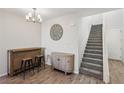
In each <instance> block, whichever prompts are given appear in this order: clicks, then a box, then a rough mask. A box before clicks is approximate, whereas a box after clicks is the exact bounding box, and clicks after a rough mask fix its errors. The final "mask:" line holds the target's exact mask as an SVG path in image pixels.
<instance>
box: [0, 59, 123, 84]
mask: <svg viewBox="0 0 124 93" xmlns="http://www.w3.org/2000/svg"><path fill="white" fill-rule="evenodd" d="M109 67H110V83H115V84H120V83H124V64H123V63H121V62H117V61H111V60H110V61H109ZM0 83H1V84H103V82H102V81H101V80H98V79H96V78H93V77H89V76H85V75H80V74H79V75H76V74H69V75H65V74H64V73H63V72H60V71H57V70H52V69H51V68H50V66H46V69H41V71H40V72H39V73H37V71H35V74H34V75H33V74H32V73H31V72H30V73H29V72H27V74H26V79H25V80H23V77H22V75H18V76H14V77H8V76H6V77H2V78H0Z"/></svg>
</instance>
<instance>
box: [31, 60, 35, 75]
mask: <svg viewBox="0 0 124 93" xmlns="http://www.w3.org/2000/svg"><path fill="white" fill-rule="evenodd" d="M30 62H31V66H32V69H33V74H35V72H34V64H33V61H32V60H30Z"/></svg>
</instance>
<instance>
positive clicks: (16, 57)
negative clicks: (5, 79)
mask: <svg viewBox="0 0 124 93" xmlns="http://www.w3.org/2000/svg"><path fill="white" fill-rule="evenodd" d="M41 54H42V55H44V56H45V48H40V47H39V48H22V49H11V50H8V51H7V55H8V57H7V59H8V75H10V76H13V75H15V74H17V73H19V72H20V70H19V69H20V65H21V61H22V59H23V58H28V57H31V58H32V59H33V62H35V56H36V55H41Z"/></svg>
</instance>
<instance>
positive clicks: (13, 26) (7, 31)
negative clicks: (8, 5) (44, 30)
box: [0, 10, 41, 76]
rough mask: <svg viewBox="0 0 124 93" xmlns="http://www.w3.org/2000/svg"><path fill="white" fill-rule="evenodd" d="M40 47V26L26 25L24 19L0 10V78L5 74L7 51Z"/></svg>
mask: <svg viewBox="0 0 124 93" xmlns="http://www.w3.org/2000/svg"><path fill="white" fill-rule="evenodd" d="M40 46H41V25H40V24H34V23H28V22H26V21H25V17H22V16H19V15H15V14H12V13H7V12H5V11H2V10H0V76H2V75H5V74H6V73H7V50H8V49H13V48H26V47H40Z"/></svg>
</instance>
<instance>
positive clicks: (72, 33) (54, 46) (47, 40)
mask: <svg viewBox="0 0 124 93" xmlns="http://www.w3.org/2000/svg"><path fill="white" fill-rule="evenodd" d="M77 20H78V17H77V16H74V15H68V16H62V17H59V18H55V19H51V20H48V21H46V22H43V23H42V34H41V35H42V36H41V38H42V43H41V45H42V47H45V48H46V55H51V52H65V53H66V52H67V53H73V54H75V63H74V64H75V67H74V72H75V73H78V71H79V70H78V69H79V66H78V63H79V62H78V30H77V25H76V22H77ZM53 24H60V25H62V27H63V36H62V38H61V39H60V40H58V41H54V40H52V39H51V37H50V28H51V26H52V25H53ZM72 25H73V26H72ZM47 64H51V63H50V62H47Z"/></svg>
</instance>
